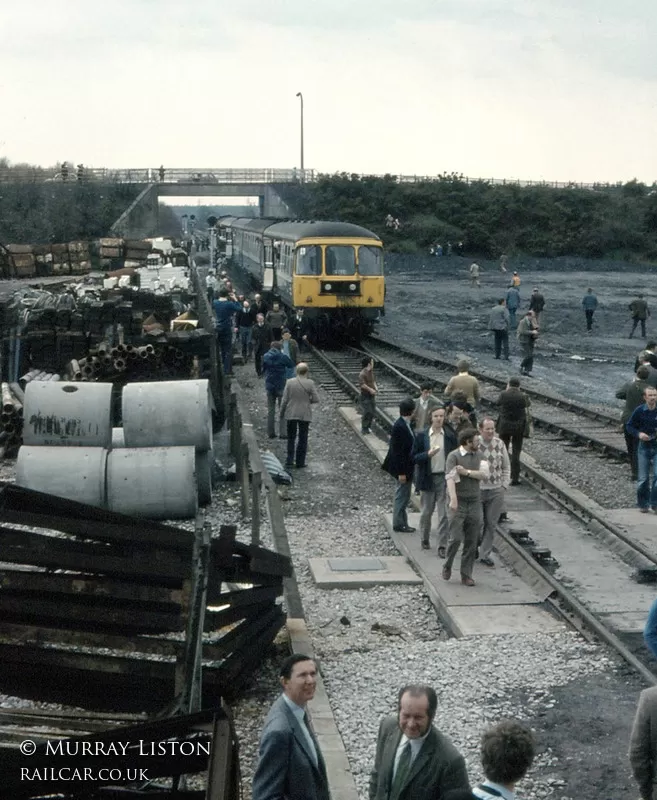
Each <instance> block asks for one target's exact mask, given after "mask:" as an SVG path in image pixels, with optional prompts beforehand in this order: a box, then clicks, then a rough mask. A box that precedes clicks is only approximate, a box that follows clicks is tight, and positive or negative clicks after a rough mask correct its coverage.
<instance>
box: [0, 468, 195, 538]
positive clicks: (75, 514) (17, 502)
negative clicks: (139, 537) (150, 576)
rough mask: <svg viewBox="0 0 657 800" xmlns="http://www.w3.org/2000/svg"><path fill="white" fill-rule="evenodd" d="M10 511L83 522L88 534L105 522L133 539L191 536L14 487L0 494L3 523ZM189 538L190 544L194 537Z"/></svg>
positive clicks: (0, 510) (61, 498) (165, 527)
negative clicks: (146, 533)
mask: <svg viewBox="0 0 657 800" xmlns="http://www.w3.org/2000/svg"><path fill="white" fill-rule="evenodd" d="M9 510H14V511H26V512H30V513H31V512H34V513H36V514H42V515H45V516H46V517H50V519H51V522H54V520H55V518H58V517H62V518H64V519H79V520H83V521H85V522H87V525H88V529H87V530H88V532H89V531H91V532H93V527H92V526H91V525H89V523H91V522H102V523H106V524H110V525H116V526H118V527H123V528H129V529H131V530H132V533H133V536H134V535H135V533H137V534H139V533H140V532H141V531H144V530H148V531H153V532H155V531H157V532H159V533H161V534H162V535H163V536H164V537H166V536H167V535H168V534H170V532H171V531H177V532H178V533H183V534H184V533H187V535H188V536H189V534H188V532H187V531H182V529H181V528H172V527H171V526H170V525H165V524H164V523H161V522H153V521H152V520H144V519H137V518H136V517H131V516H129V515H127V514H119V513H117V512H116V511H106V510H105V509H102V508H96V506H89V505H87V504H86V503H78V502H76V501H75V500H67V499H66V498H64V497H56V496H55V495H51V494H46V493H45V492H37V491H35V490H34V489H26V488H24V487H23V486H17V485H16V484H14V483H8V484H5V485H4V486H3V487H2V489H1V490H0V519H1V518H2V514H3V513H4V512H5V511H9ZM92 535H93V533H92ZM189 538H190V540H191V537H189ZM190 547H191V544H190Z"/></svg>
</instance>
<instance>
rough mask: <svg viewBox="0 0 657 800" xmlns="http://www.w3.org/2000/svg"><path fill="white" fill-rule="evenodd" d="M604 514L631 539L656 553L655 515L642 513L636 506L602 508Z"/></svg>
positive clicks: (656, 528)
mask: <svg viewBox="0 0 657 800" xmlns="http://www.w3.org/2000/svg"><path fill="white" fill-rule="evenodd" d="M604 514H605V516H606V517H607V518H608V519H609V520H610V521H611V522H613V523H614V524H615V525H618V527H619V528H621V530H623V531H624V532H625V533H626V534H627V535H628V536H629V537H630V538H631V539H633V540H634V541H635V542H638V543H639V544H642V545H643V546H644V547H645V548H646V550H648V552H650V553H654V554H655V555H657V516H656V515H655V514H642V513H641V512H640V511H639V509H638V508H613V509H609V508H607V509H604Z"/></svg>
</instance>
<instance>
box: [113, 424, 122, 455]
mask: <svg viewBox="0 0 657 800" xmlns="http://www.w3.org/2000/svg"><path fill="white" fill-rule="evenodd" d="M117 447H125V436H124V435H123V428H112V450H114V449H116V448H117Z"/></svg>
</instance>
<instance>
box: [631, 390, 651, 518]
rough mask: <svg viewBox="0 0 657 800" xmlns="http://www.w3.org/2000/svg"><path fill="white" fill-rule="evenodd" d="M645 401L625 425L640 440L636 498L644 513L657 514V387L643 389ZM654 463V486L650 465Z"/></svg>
mask: <svg viewBox="0 0 657 800" xmlns="http://www.w3.org/2000/svg"><path fill="white" fill-rule="evenodd" d="M643 397H644V398H645V401H646V402H645V403H643V404H642V405H640V406H639V407H638V408H635V409H634V411H633V412H632V416H631V417H630V418H629V419H628V421H627V423H626V424H625V427H626V428H627V432H628V433H630V434H632V435H633V436H634V437H636V438H637V439H638V440H639V447H638V448H637V465H638V468H639V470H638V471H639V479H638V481H637V486H636V500H637V505H638V506H639V510H640V511H641V513H642V514H647V513H648V512H649V511H650V506H651V507H652V510H653V511H654V512H655V513H656V514H657V389H654V388H653V387H652V386H646V388H645V389H644V390H643ZM651 465H652V468H653V470H652V486H650V466H651Z"/></svg>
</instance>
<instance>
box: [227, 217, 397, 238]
mask: <svg viewBox="0 0 657 800" xmlns="http://www.w3.org/2000/svg"><path fill="white" fill-rule="evenodd" d="M219 222H220V223H223V225H224V227H231V228H235V229H238V230H248V231H256V232H258V233H263V232H266V234H267V236H272V237H275V238H280V239H293V240H295V241H296V240H298V239H306V238H317V237H320V238H321V237H328V238H331V237H353V238H358V239H373V240H375V241H377V242H379V241H381V240H380V239H379V237H378V236H377V235H376V233H374V232H373V231H370V230H368V229H367V228H363V227H362V226H360V225H354V224H353V223H351V222H328V221H325V220H280V221H277V220H273V219H262V218H253V217H238V218H235V217H232V218H230V222H229V223H228V224H226V223H227V222H228V220H219Z"/></svg>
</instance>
